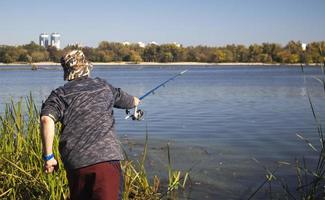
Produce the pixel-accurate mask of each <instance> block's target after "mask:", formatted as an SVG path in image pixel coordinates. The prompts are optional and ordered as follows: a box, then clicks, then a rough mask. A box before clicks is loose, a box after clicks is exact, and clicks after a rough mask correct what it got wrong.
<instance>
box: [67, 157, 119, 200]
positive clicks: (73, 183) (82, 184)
mask: <svg viewBox="0 0 325 200" xmlns="http://www.w3.org/2000/svg"><path fill="white" fill-rule="evenodd" d="M67 174H68V181H69V188H70V198H71V200H95V199H96V200H119V199H122V191H123V184H124V182H123V174H122V170H121V166H120V162H119V161H110V162H103V163H98V164H95V165H91V166H87V167H83V168H80V169H76V170H73V171H68V172H67Z"/></svg>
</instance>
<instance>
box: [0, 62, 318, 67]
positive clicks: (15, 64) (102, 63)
mask: <svg viewBox="0 0 325 200" xmlns="http://www.w3.org/2000/svg"><path fill="white" fill-rule="evenodd" d="M32 64H33V65H36V66H60V65H61V64H60V63H55V62H37V63H32ZM26 65H27V66H30V65H31V64H29V63H0V66H1V67H2V66H26ZM93 65H95V66H150V67H154V66H159V67H161V66H186V65H194V66H300V65H301V63H295V64H288V63H254V62H250V63H242V62H237V63H236V62H235V63H205V62H168V63H159V62H139V63H134V62H93ZM308 65H311V66H317V65H318V64H317V63H311V64H308Z"/></svg>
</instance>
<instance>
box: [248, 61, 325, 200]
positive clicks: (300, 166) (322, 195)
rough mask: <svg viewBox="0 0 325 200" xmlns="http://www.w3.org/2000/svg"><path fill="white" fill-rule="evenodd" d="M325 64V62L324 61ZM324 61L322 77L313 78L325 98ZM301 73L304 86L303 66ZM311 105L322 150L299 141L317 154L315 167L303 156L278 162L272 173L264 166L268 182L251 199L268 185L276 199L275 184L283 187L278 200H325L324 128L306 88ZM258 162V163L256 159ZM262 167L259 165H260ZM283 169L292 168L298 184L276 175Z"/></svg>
mask: <svg viewBox="0 0 325 200" xmlns="http://www.w3.org/2000/svg"><path fill="white" fill-rule="evenodd" d="M324 61H325V60H324ZM324 66H325V62H324V63H323V64H322V65H321V76H320V77H313V78H314V79H315V80H317V81H318V82H319V83H320V84H321V86H322V88H323V89H324V95H325V72H324ZM301 70H302V73H303V76H304V84H306V76H305V71H304V66H303V65H301ZM307 98H308V103H309V106H310V109H311V113H312V116H313V119H314V121H315V124H316V130H317V135H318V138H319V141H320V144H319V147H318V148H317V147H316V146H315V145H314V144H312V143H311V142H310V141H309V140H308V139H307V138H305V137H304V136H302V134H300V133H299V134H298V133H297V134H296V135H297V137H298V138H299V139H301V140H302V141H303V142H304V143H306V145H307V146H308V147H309V148H310V149H311V150H312V151H313V152H314V153H315V154H316V156H315V157H316V160H314V161H316V163H317V164H316V165H315V166H314V165H310V164H308V163H307V161H306V159H305V158H304V157H302V158H301V159H295V161H294V162H293V163H288V162H278V165H277V166H276V168H275V169H273V170H270V169H269V168H267V167H265V166H263V167H264V169H265V171H266V172H267V174H266V179H265V181H263V182H262V183H261V184H260V186H259V187H258V188H257V189H256V190H255V191H254V192H253V193H252V194H251V195H250V197H249V198H248V199H253V197H254V196H255V195H256V194H257V193H258V192H259V191H260V190H261V189H262V188H263V187H265V185H266V184H268V185H269V189H268V191H269V196H270V199H273V196H275V192H274V191H272V183H276V184H278V185H279V186H280V188H282V190H283V192H282V193H280V194H279V193H278V194H277V196H278V198H279V199H303V200H314V199H325V140H324V129H323V127H322V122H321V119H320V117H319V116H318V115H317V113H316V109H315V106H314V104H313V102H312V99H311V96H310V93H309V91H308V89H307ZM255 161H256V162H257V163H259V161H257V160H256V159H255ZM259 164H260V163H259ZM282 166H289V167H291V169H292V170H293V171H294V172H295V174H296V179H297V182H296V184H295V185H294V186H292V185H289V184H288V183H287V182H286V180H285V179H284V178H283V177H281V176H277V175H276V172H277V171H278V170H279V169H280V168H281V167H282ZM290 188H295V190H293V191H292V190H290Z"/></svg>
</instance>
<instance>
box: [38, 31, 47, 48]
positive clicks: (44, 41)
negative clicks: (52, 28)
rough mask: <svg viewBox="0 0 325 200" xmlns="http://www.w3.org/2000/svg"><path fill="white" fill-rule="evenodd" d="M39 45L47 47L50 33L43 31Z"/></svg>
mask: <svg viewBox="0 0 325 200" xmlns="http://www.w3.org/2000/svg"><path fill="white" fill-rule="evenodd" d="M39 45H40V46H42V47H45V48H47V47H48V46H49V35H48V34H47V33H41V34H40V36H39Z"/></svg>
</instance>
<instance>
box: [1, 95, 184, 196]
mask: <svg viewBox="0 0 325 200" xmlns="http://www.w3.org/2000/svg"><path fill="white" fill-rule="evenodd" d="M59 132H60V124H57V125H56V134H55V138H54V143H53V146H54V149H53V152H54V154H55V155H57V156H58V155H60V154H59V151H58V143H59V135H60V133H59ZM147 150H148V132H146V139H145V145H144V149H143V152H142V156H141V157H140V158H139V159H138V160H130V159H128V156H127V155H126V157H127V159H126V160H125V161H123V162H122V164H121V166H122V170H123V172H124V191H123V199H124V200H127V199H162V198H165V196H164V194H165V193H166V192H167V191H163V188H168V192H170V191H175V190H178V189H179V188H178V187H174V186H176V185H177V186H178V185H181V186H182V188H183V187H185V184H186V180H187V179H188V176H189V175H188V174H186V175H185V176H186V177H185V179H184V180H183V181H182V182H180V181H181V178H180V173H181V172H180V171H177V173H176V175H177V176H176V177H175V175H173V176H171V177H170V179H171V180H169V182H170V183H172V185H171V186H172V187H170V186H163V185H161V181H160V178H159V177H158V176H153V178H150V177H149V176H148V174H147V172H146V168H145V161H146V157H147V153H148V152H147ZM169 154H170V153H169V151H168V156H170V155H169ZM41 155H42V145H41V137H40V122H39V111H38V109H37V106H36V105H35V103H34V100H33V97H32V95H29V96H28V97H27V98H26V99H25V101H24V100H23V99H21V100H19V101H18V102H14V101H13V100H12V101H11V102H10V103H8V104H6V106H5V108H4V112H3V114H2V115H0V198H1V199H9V200H16V199H53V200H57V199H68V198H69V189H68V182H67V178H66V172H65V170H64V166H63V164H62V161H61V160H60V157H58V162H59V170H58V171H57V172H55V173H52V174H45V173H44V172H43V169H42V168H43V160H42V156H41ZM169 165H170V163H169ZM168 173H172V174H174V173H175V172H171V167H170V169H169V172H168ZM168 199H177V196H173V198H169V197H168Z"/></svg>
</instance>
